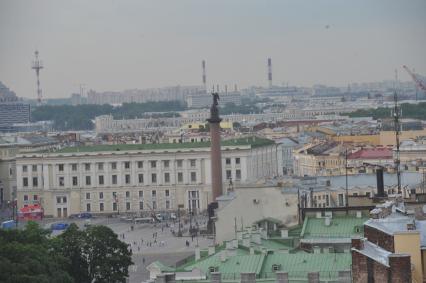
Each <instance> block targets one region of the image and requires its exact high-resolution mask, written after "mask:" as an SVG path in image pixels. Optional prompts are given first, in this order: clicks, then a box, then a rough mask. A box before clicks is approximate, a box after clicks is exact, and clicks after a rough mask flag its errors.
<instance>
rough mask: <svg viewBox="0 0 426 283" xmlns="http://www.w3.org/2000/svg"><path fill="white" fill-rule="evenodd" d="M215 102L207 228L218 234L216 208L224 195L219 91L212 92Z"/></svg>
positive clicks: (211, 113) (210, 124)
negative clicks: (219, 198)
mask: <svg viewBox="0 0 426 283" xmlns="http://www.w3.org/2000/svg"><path fill="white" fill-rule="evenodd" d="M212 97H213V104H212V106H211V107H210V118H209V119H207V121H208V122H209V126H210V138H211V146H210V151H211V152H210V154H211V157H210V160H211V178H212V200H211V202H210V203H209V204H208V208H207V211H208V214H209V221H208V223H207V230H208V231H209V234H216V231H215V230H216V229H215V224H214V219H215V218H214V216H215V213H214V210H215V209H216V208H218V203H217V201H216V198H217V197H219V196H221V195H222V155H221V148H220V121H222V119H221V118H220V117H219V109H218V105H219V102H218V101H219V93H217V92H216V93H215V92H213V93H212Z"/></svg>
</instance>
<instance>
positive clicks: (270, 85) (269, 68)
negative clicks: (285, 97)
mask: <svg viewBox="0 0 426 283" xmlns="http://www.w3.org/2000/svg"><path fill="white" fill-rule="evenodd" d="M268 83H269V88H271V87H272V60H271V58H268Z"/></svg>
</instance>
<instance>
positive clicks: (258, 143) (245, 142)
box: [56, 137, 275, 153]
mask: <svg viewBox="0 0 426 283" xmlns="http://www.w3.org/2000/svg"><path fill="white" fill-rule="evenodd" d="M274 143H275V142H274V141H272V140H269V139H265V138H258V137H247V138H239V139H229V140H224V141H222V146H250V147H251V148H256V147H262V146H267V145H271V144H274ZM205 147H210V142H187V143H158V144H119V145H93V146H79V147H66V148H63V149H61V150H58V151H56V153H75V152H97V151H128V150H167V149H191V148H205Z"/></svg>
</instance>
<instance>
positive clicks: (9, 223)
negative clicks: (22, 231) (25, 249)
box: [1, 220, 16, 229]
mask: <svg viewBox="0 0 426 283" xmlns="http://www.w3.org/2000/svg"><path fill="white" fill-rule="evenodd" d="M15 227H16V221H15V220H7V221H4V222H2V223H1V228H2V229H12V228H15Z"/></svg>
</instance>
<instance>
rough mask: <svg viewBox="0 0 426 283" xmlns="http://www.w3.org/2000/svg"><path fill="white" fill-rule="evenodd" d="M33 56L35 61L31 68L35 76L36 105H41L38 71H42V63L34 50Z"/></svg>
mask: <svg viewBox="0 0 426 283" xmlns="http://www.w3.org/2000/svg"><path fill="white" fill-rule="evenodd" d="M34 54H35V60H34V61H33V64H32V66H31V68H32V69H33V70H35V72H36V76H37V105H41V100H42V92H41V87H40V70H41V69H43V62H42V61H40V60H39V59H38V50H36V51H35V52H34Z"/></svg>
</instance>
